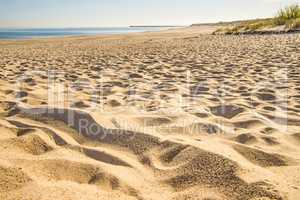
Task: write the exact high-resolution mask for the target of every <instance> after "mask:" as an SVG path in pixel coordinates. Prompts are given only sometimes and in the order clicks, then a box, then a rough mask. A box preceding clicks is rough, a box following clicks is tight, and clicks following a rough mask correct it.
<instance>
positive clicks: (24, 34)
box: [0, 27, 170, 39]
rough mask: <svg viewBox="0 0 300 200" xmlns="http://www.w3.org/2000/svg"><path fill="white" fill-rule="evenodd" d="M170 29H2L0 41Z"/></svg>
mask: <svg viewBox="0 0 300 200" xmlns="http://www.w3.org/2000/svg"><path fill="white" fill-rule="evenodd" d="M166 29H170V27H120V28H39V29H38V28H31V29H19V28H15V29H12V28H10V29H3V28H0V39H31V38H47V37H62V36H83V35H111V34H125V33H140V32H155V31H161V30H166Z"/></svg>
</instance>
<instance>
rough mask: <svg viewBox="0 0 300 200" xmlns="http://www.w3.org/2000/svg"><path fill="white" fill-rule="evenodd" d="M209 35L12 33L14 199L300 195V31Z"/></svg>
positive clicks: (0, 97)
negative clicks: (35, 36) (16, 36)
mask: <svg viewBox="0 0 300 200" xmlns="http://www.w3.org/2000/svg"><path fill="white" fill-rule="evenodd" d="M204 33H205V34H204ZM206 33H207V32H206V31H204V30H203V29H201V28H190V29H178V30H172V31H164V32H160V33H143V34H128V35H116V36H102V37H96V36H95V37H74V38H62V39H44V40H42V39H39V40H27V41H25V40H24V41H1V42H0V57H1V59H0V66H1V67H0V72H1V73H0V77H1V80H0V199H4V200H16V199H26V200H27V199H33V200H50V199H72V200H73V199H75V200H77V199H78V200H79V199H80V200H82V199H87V200H89V199H91V200H92V199H93V200H94V199H107V200H112V199H128V200H129V199H138V200H142V199H143V200H148V199H149V200H150V199H152V200H156V199H166V200H168V199H169V200H181V199H197V200H198V199H203V200H208V199H211V200H212V199H213V200H221V199H222V200H223V199H228V200H231V199H233V200H235V199H240V200H258V199H269V200H275V199H276V200H285V199H289V200H297V199H299V198H300V182H299V178H300V177H299V174H300V173H299V172H300V148H299V144H300V96H299V91H300V72H299V68H300V65H299V59H298V58H299V57H300V51H299V48H298V46H299V45H300V40H299V35H297V34H289V35H267V36H260V35H255V36H251V35H248V36H222V35H208V34H206Z"/></svg>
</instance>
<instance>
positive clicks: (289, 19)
mask: <svg viewBox="0 0 300 200" xmlns="http://www.w3.org/2000/svg"><path fill="white" fill-rule="evenodd" d="M279 26H281V27H282V29H283V30H284V31H291V30H294V29H297V28H300V5H298V4H294V5H291V6H288V7H286V8H283V9H281V10H279V12H278V13H277V15H276V16H275V17H274V18H269V19H256V20H247V21H243V22H240V23H238V24H234V25H232V26H230V27H225V28H220V29H218V30H217V31H216V32H215V33H225V34H235V33H251V32H256V31H261V30H263V29H272V28H276V27H279Z"/></svg>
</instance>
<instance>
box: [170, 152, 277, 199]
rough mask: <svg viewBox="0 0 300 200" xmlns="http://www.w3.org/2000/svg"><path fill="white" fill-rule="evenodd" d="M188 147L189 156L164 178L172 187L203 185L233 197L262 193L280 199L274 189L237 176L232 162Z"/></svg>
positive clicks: (259, 194) (242, 197)
mask: <svg viewBox="0 0 300 200" xmlns="http://www.w3.org/2000/svg"><path fill="white" fill-rule="evenodd" d="M189 151H194V152H197V153H196V155H195V156H192V157H191V158H190V161H188V162H187V163H186V164H184V165H182V166H180V167H179V168H178V169H176V170H175V171H176V173H177V174H178V175H177V176H175V177H172V178H170V179H168V180H166V182H167V183H169V184H170V185H171V186H172V187H174V188H175V189H177V190H182V189H187V188H191V187H194V186H196V185H203V186H206V187H210V188H211V187H212V188H216V189H218V190H219V191H220V192H221V193H223V194H224V195H225V196H227V197H228V198H233V199H253V198H263V197H265V198H270V199H272V198H274V199H281V197H280V195H279V194H277V193H276V192H272V191H267V190H265V189H264V188H263V187H260V185H259V184H257V183H252V184H248V183H246V182H244V181H243V180H242V179H240V178H239V177H238V175H237V170H238V166H237V164H236V163H235V162H233V161H231V160H229V159H226V158H224V157H222V156H219V155H217V154H213V153H210V152H206V151H202V150H200V149H193V148H190V149H189Z"/></svg>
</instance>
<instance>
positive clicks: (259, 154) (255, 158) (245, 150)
mask: <svg viewBox="0 0 300 200" xmlns="http://www.w3.org/2000/svg"><path fill="white" fill-rule="evenodd" d="M233 148H234V149H235V150H236V151H237V152H239V153H240V154H241V155H243V156H244V157H245V158H246V159H247V160H249V161H250V162H252V163H254V164H256V165H259V166H262V167H273V166H275V167H280V166H287V165H288V159H287V158H286V157H284V156H282V155H279V154H270V153H266V152H264V151H261V150H258V149H254V148H249V147H246V146H242V145H235V146H234V147H233Z"/></svg>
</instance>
